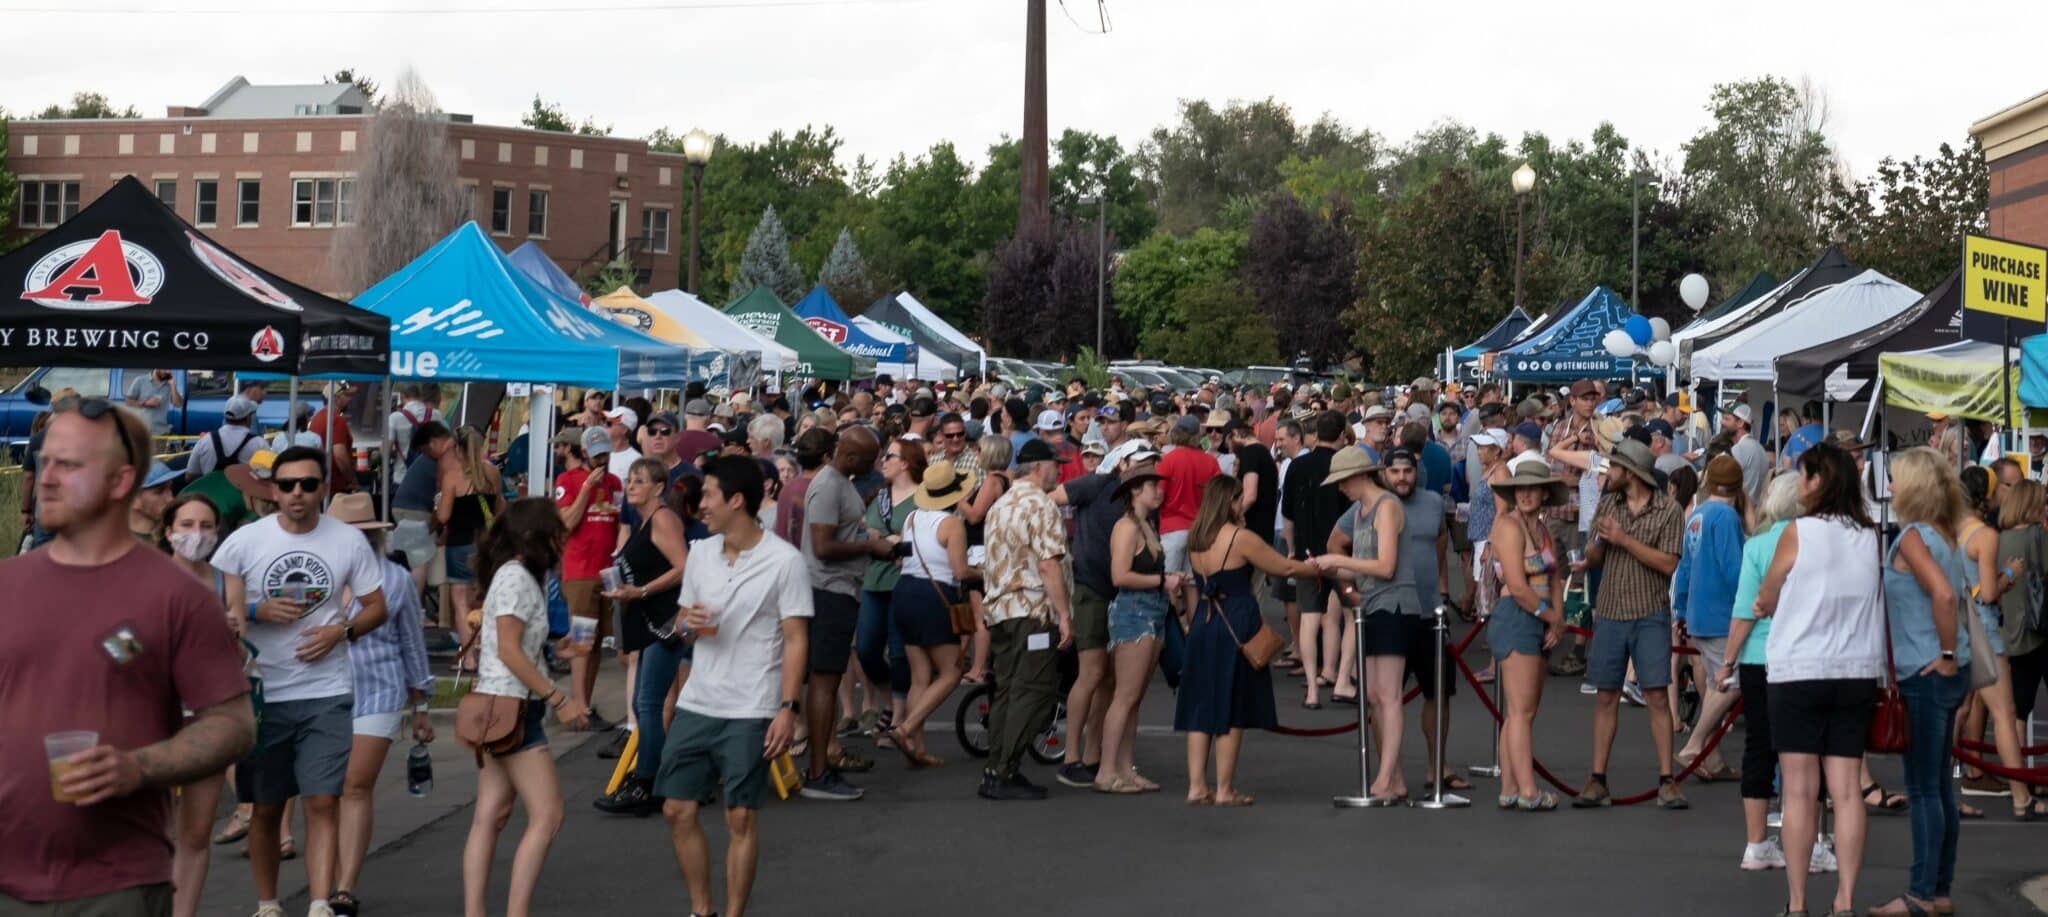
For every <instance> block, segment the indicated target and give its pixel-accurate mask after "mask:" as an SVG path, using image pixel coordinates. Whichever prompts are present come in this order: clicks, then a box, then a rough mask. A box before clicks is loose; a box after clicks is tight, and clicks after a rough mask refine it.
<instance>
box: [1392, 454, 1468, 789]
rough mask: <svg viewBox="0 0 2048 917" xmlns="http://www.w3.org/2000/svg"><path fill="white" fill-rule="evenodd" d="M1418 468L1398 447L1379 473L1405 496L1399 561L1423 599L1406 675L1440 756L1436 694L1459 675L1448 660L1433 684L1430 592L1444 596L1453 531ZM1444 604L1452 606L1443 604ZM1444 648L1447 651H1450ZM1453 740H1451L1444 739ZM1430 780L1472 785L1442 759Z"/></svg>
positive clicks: (1449, 689)
mask: <svg viewBox="0 0 2048 917" xmlns="http://www.w3.org/2000/svg"><path fill="white" fill-rule="evenodd" d="M1419 477H1420V472H1419V470H1418V469H1417V468H1416V457H1415V454H1414V453H1412V452H1409V451H1408V450H1406V449H1395V450H1394V451H1392V452H1390V453H1387V463H1386V467H1385V468H1384V469H1382V470H1381V471H1380V478H1381V480H1383V481H1385V482H1386V485H1387V489H1388V490H1391V491H1393V492H1394V496H1397V497H1400V498H1401V509H1402V513H1403V515H1402V518H1403V522H1402V524H1401V565H1402V567H1403V568H1405V569H1406V570H1407V572H1408V578H1409V580H1410V581H1412V582H1413V583H1414V584H1415V594H1416V595H1417V596H1418V597H1420V598H1421V599H1422V605H1421V607H1420V608H1419V609H1418V610H1419V611H1421V612H1422V613H1423V614H1424V615H1425V617H1424V618H1422V619H1421V620H1420V621H1419V622H1418V624H1417V625H1414V626H1417V630H1416V632H1415V633H1413V634H1411V635H1410V639H1409V641H1408V671H1407V673H1406V676H1405V677H1406V678H1412V679H1414V680H1415V682H1416V684H1418V685H1421V686H1422V698H1423V700H1422V735H1423V738H1424V739H1425V740H1426V741H1425V742H1424V747H1425V748H1426V749H1427V751H1428V753H1429V754H1431V755H1435V754H1436V747H1437V745H1436V718H1437V712H1436V703H1437V698H1438V697H1441V696H1447V695H1450V694H1455V693H1457V685H1458V682H1457V679H1455V678H1452V677H1451V669H1452V668H1453V667H1454V665H1455V664H1454V663H1452V662H1450V661H1449V660H1448V659H1446V660H1445V662H1444V680H1443V683H1442V684H1440V685H1439V684H1431V678H1430V676H1431V675H1432V674H1434V673H1435V671H1436V644H1437V642H1438V641H1437V638H1436V623H1435V621H1434V620H1433V616H1430V611H1431V610H1432V609H1433V608H1434V607H1435V606H1436V605H1437V604H1438V603H1436V602H1431V601H1430V600H1429V596H1430V594H1431V593H1435V594H1437V595H1439V596H1443V595H1444V594H1445V592H1446V590H1445V589H1444V588H1443V584H1442V581H1441V580H1440V579H1439V577H1440V576H1441V573H1440V572H1439V571H1441V570H1443V569H1444V566H1443V562H1444V551H1445V550H1446V549H1447V548H1448V546H1449V545H1450V543H1451V533H1450V531H1449V530H1447V529H1445V528H1444V497H1443V495H1442V494H1439V493H1435V492H1432V491H1428V490H1423V489H1422V488H1420V487H1418V486H1416V483H1417V480H1418V478H1419ZM1443 604H1449V603H1448V602H1444V603H1443ZM1448 652H1449V651H1448V649H1446V654H1448ZM1450 723H1451V720H1450V710H1449V709H1445V711H1444V727H1445V729H1446V731H1448V730H1449V727H1450ZM1445 741H1446V742H1448V741H1449V739H1448V738H1446V739H1445ZM1430 764H1431V768H1430V771H1429V773H1430V779H1431V780H1437V779H1445V780H1447V781H1448V782H1446V783H1445V784H1444V789H1445V790H1463V789H1471V784H1470V783H1468V782H1467V781H1465V780H1464V778H1462V777H1458V776H1457V775H1455V774H1452V773H1450V772H1449V770H1448V769H1447V768H1445V767H1444V766H1443V762H1440V761H1436V760H1434V759H1432V760H1431V761H1430Z"/></svg>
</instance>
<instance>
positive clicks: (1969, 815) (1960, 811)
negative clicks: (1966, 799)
mask: <svg viewBox="0 0 2048 917" xmlns="http://www.w3.org/2000/svg"><path fill="white" fill-rule="evenodd" d="M1956 817H1957V818H1964V819H1979V818H1983V817H1984V810H1983V809H1980V808H1977V807H1976V806H1971V805H1964V804H1962V803H1960V802H1959V803H1956Z"/></svg>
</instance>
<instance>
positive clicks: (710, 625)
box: [691, 604, 725, 637]
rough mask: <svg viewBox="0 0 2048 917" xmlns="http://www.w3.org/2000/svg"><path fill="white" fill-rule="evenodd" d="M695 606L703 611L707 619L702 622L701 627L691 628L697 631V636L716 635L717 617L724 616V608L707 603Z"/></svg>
mask: <svg viewBox="0 0 2048 917" xmlns="http://www.w3.org/2000/svg"><path fill="white" fill-rule="evenodd" d="M697 607H698V608H699V609H700V610H702V611H703V612H704V617H706V618H708V619H709V620H708V621H707V622H706V623H705V624H704V626H703V627H696V628H691V629H692V630H695V631H696V632H697V636H699V637H716V636H718V619H719V618H721V617H724V616H725V609H723V608H720V607H718V606H716V605H708V604H706V605H699V606H697Z"/></svg>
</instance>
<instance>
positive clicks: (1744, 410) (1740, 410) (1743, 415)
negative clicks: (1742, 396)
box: [1733, 404, 1750, 423]
mask: <svg viewBox="0 0 2048 917" xmlns="http://www.w3.org/2000/svg"><path fill="white" fill-rule="evenodd" d="M1733 413H1734V414H1735V419H1736V420H1740V421H1742V422H1743V423H1749V422H1750V421H1749V418H1750V410H1749V405H1746V404H1738V405H1736V406H1735V410H1734V412H1733Z"/></svg>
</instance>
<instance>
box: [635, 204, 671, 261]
mask: <svg viewBox="0 0 2048 917" xmlns="http://www.w3.org/2000/svg"><path fill="white" fill-rule="evenodd" d="M640 247H641V250H643V251H650V252H663V253H666V252H667V251H668V210H667V209H666V208H652V207H650V208H648V209H646V210H642V211H640Z"/></svg>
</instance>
